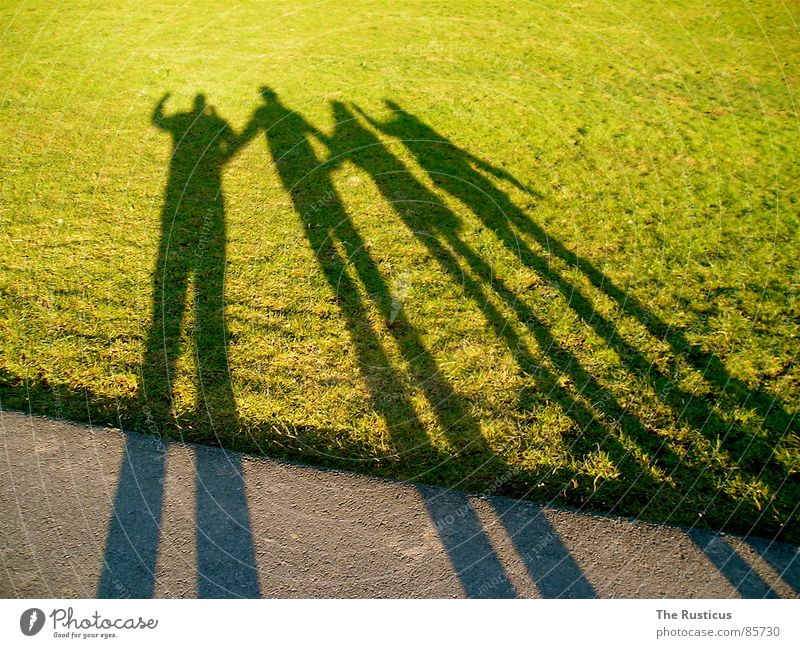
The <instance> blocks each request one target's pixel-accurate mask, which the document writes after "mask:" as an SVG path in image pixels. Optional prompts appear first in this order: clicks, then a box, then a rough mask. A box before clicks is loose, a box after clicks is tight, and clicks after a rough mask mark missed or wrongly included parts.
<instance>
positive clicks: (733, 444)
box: [361, 101, 794, 529]
mask: <svg viewBox="0 0 800 648" xmlns="http://www.w3.org/2000/svg"><path fill="white" fill-rule="evenodd" d="M387 106H388V107H389V108H390V109H391V110H392V111H393V114H392V117H391V118H390V119H389V120H388V121H385V122H377V121H375V120H374V119H372V118H370V117H369V115H367V114H366V113H364V112H363V111H361V112H362V115H364V117H365V118H366V119H367V120H368V121H369V122H370V123H371V124H372V125H373V126H374V127H375V128H377V129H378V130H380V131H381V132H383V133H385V134H386V135H389V136H391V137H395V138H397V139H399V140H400V141H402V143H403V144H404V145H405V147H406V148H407V150H408V151H409V152H410V153H411V154H412V155H413V156H414V158H415V159H416V161H417V163H418V164H419V165H420V166H421V167H422V168H423V169H424V170H425V171H426V173H427V174H428V176H429V178H430V180H431V181H432V182H433V183H434V184H435V185H436V186H437V187H438V188H440V189H441V190H443V191H445V192H446V193H448V194H449V195H450V196H452V197H453V198H455V199H456V200H458V201H459V202H461V203H462V204H463V205H465V206H466V207H467V208H468V209H469V210H470V211H472V212H473V213H474V214H475V215H476V216H477V217H478V218H479V219H480V220H481V221H482V223H483V224H484V225H485V226H486V227H487V228H489V229H491V231H493V232H494V234H495V235H496V236H497V238H498V239H499V240H500V242H501V243H502V244H503V245H504V246H505V247H506V248H507V249H508V250H509V251H510V252H512V253H513V254H514V255H515V256H517V257H518V258H519V259H520V261H521V262H522V263H523V264H525V265H526V266H528V267H530V268H531V269H532V270H534V271H535V272H536V273H537V274H538V275H539V276H541V277H542V278H543V279H545V280H546V281H547V282H548V283H549V284H550V285H551V286H553V287H555V288H556V289H557V290H558V291H559V292H560V293H561V295H562V296H563V298H564V299H565V300H566V302H567V303H568V304H569V306H570V308H571V309H572V310H573V311H574V312H575V313H576V315H577V316H578V317H579V318H580V319H581V320H582V321H583V322H585V323H586V324H587V325H588V326H590V327H591V328H592V329H593V330H594V331H595V332H596V333H597V334H598V335H599V336H600V337H601V338H602V339H603V340H604V341H605V342H606V344H608V346H609V347H610V348H611V349H613V350H614V351H616V352H617V353H618V354H619V356H620V357H621V358H623V359H624V365H625V367H626V369H627V370H629V371H631V372H632V373H633V374H635V375H636V376H638V377H640V378H642V379H643V380H644V381H646V382H647V383H648V384H649V385H650V386H651V388H652V390H653V391H654V392H655V393H656V394H657V397H658V398H659V399H661V400H662V401H663V402H664V403H665V404H666V405H667V406H669V407H670V408H671V410H672V412H673V415H674V417H675V419H676V420H677V421H686V422H687V423H689V424H690V425H691V426H692V427H693V428H694V429H696V430H699V431H700V432H702V433H703V434H704V435H706V437H707V438H709V439H710V440H711V441H712V442H714V443H716V444H719V446H720V447H721V448H724V449H725V450H726V451H727V452H729V453H730V454H731V456H732V457H733V459H734V460H735V461H736V464H737V469H738V470H740V471H741V472H742V474H747V475H748V476H750V477H752V478H754V479H759V480H762V481H764V482H766V483H768V484H769V485H770V487H771V488H773V489H774V490H776V491H778V490H781V488H783V486H784V485H785V480H786V477H787V468H786V467H785V466H784V465H783V464H780V463H779V462H777V461H776V460H774V453H772V447H770V446H768V445H766V444H765V441H764V440H762V439H760V438H754V437H753V435H752V434H751V433H749V432H748V431H747V430H745V429H743V428H742V426H741V424H739V423H738V422H735V421H734V422H733V423H731V422H728V421H726V420H724V419H723V417H722V415H721V414H720V412H719V411H718V409H717V408H716V407H714V404H713V403H709V402H708V401H706V399H705V398H703V397H699V396H695V395H694V394H692V393H691V392H689V391H687V390H685V389H684V388H682V387H681V386H679V385H678V384H676V382H675V381H674V380H673V379H672V378H671V376H670V375H669V374H668V372H667V371H666V370H663V369H660V368H659V367H657V366H656V365H655V364H653V363H652V362H650V361H649V360H648V359H647V358H646V357H645V355H644V354H643V353H641V352H640V351H639V350H638V349H636V348H635V347H633V346H632V345H631V344H629V343H627V342H626V341H625V340H624V339H623V338H622V337H620V336H619V335H618V333H617V330H616V326H615V324H614V322H613V321H611V320H610V319H609V318H607V317H606V316H604V315H602V314H601V313H600V312H598V311H597V310H596V309H595V308H594V307H593V306H592V302H591V300H590V299H589V298H588V297H587V296H586V295H585V294H584V292H583V290H582V289H581V288H579V287H578V286H577V285H576V284H575V283H574V282H572V281H569V280H568V279H566V277H565V275H564V274H563V273H562V272H560V271H559V270H557V269H556V268H555V267H554V265H553V264H551V263H550V262H549V259H548V258H547V257H546V256H544V254H540V253H537V252H536V251H535V250H534V249H533V248H531V247H530V245H529V244H528V243H527V242H526V241H525V239H524V237H528V238H530V239H532V240H533V241H534V242H535V243H536V244H537V245H539V246H540V247H541V248H542V249H543V250H546V251H547V254H548V255H553V256H555V257H557V258H560V259H561V260H562V261H564V262H565V263H567V264H568V265H570V266H571V267H574V268H578V269H579V270H581V271H582V273H583V274H584V276H585V277H586V278H588V280H589V282H590V283H591V284H592V285H593V286H594V287H595V288H597V289H598V290H599V291H602V292H603V293H605V294H606V295H607V296H608V297H611V298H612V299H613V300H614V301H615V302H616V305H617V307H618V309H619V311H620V312H621V313H623V314H625V315H627V316H630V317H633V318H635V319H636V320H637V321H638V322H640V323H641V324H642V325H644V326H645V327H646V328H647V330H648V331H649V332H650V333H651V334H652V335H653V336H656V337H658V338H659V339H662V340H664V341H666V342H668V343H669V344H670V346H671V348H672V350H673V352H674V353H675V354H676V355H677V356H679V357H680V358H682V359H684V360H685V361H686V362H687V363H688V364H689V365H690V366H693V367H694V368H695V369H697V370H698V371H700V372H702V374H703V376H704V378H706V379H708V380H710V381H711V382H713V383H715V386H716V388H717V389H718V390H720V391H721V392H722V393H723V394H725V395H726V397H735V398H736V399H738V402H739V404H740V405H741V406H742V407H755V408H756V409H757V411H758V412H759V414H760V415H761V416H762V417H763V421H764V426H765V427H766V428H767V430H768V432H769V434H770V437H771V443H772V444H773V445H774V444H775V443H777V439H778V438H780V437H782V436H783V435H784V434H785V433H786V432H787V431H788V430H789V429H791V426H792V424H793V420H794V417H793V415H789V414H788V413H787V412H786V411H785V410H784V409H783V408H782V407H781V405H780V403H778V402H777V400H776V399H774V398H769V397H768V396H767V395H765V394H763V393H762V392H760V391H759V390H757V389H749V388H748V387H747V386H746V385H744V383H742V382H741V381H737V380H736V379H734V378H733V377H732V376H731V375H730V373H729V372H728V371H727V370H726V369H725V367H724V365H723V364H722V362H721V361H720V359H719V358H718V357H717V356H715V355H713V354H706V353H703V352H701V351H700V350H699V349H698V348H697V347H696V346H693V345H690V344H689V343H688V341H687V339H686V337H685V336H684V335H683V334H682V333H681V332H680V331H676V330H674V329H672V328H671V327H669V326H668V325H667V324H666V323H665V322H664V321H663V320H661V319H660V318H659V317H658V316H656V315H655V314H654V313H652V312H649V311H647V310H646V309H645V308H644V307H643V305H642V304H641V303H640V302H638V301H637V300H636V299H635V297H633V296H632V295H630V294H628V293H626V292H624V291H623V290H621V289H620V288H618V287H617V286H615V284H614V283H613V282H612V281H611V280H610V279H609V278H608V277H607V276H605V275H604V274H603V273H601V272H600V271H599V270H598V269H597V268H596V267H594V266H593V265H592V264H591V263H590V262H588V261H587V260H585V259H583V258H581V257H579V256H578V255H577V254H575V253H573V252H571V251H569V250H568V249H566V248H565V247H564V245H563V244H562V243H560V242H559V241H558V240H557V239H556V238H555V237H553V236H551V235H550V234H549V233H548V232H546V231H545V230H544V229H543V228H542V227H541V226H539V225H538V224H536V222H535V221H533V220H532V219H531V218H529V217H528V215H527V214H525V213H524V212H523V211H522V210H520V209H519V208H518V207H517V206H516V205H515V204H514V203H513V202H512V200H511V199H510V198H509V196H508V194H507V193H506V192H504V191H502V190H501V189H500V188H499V187H498V186H497V185H496V184H495V183H494V182H492V181H490V180H489V178H488V177H487V176H494V177H495V179H496V180H504V181H507V182H509V183H511V184H514V185H516V186H517V187H519V188H521V189H526V188H525V187H524V186H523V185H522V184H521V183H519V182H518V181H517V180H516V179H515V178H513V177H512V176H511V175H510V174H508V173H507V172H505V171H504V170H502V169H499V168H497V167H494V166H492V165H491V164H489V163H487V162H486V161H484V160H481V159H480V158H477V157H475V156H473V155H471V154H470V153H468V152H467V151H464V150H463V149H461V148H459V147H457V146H456V145H455V144H453V143H452V142H451V141H449V140H448V139H447V138H445V137H444V136H442V135H441V134H440V133H438V132H437V131H435V130H434V129H433V128H431V127H430V126H428V125H427V124H425V123H424V122H423V121H422V120H420V119H419V118H417V117H416V116H414V115H412V114H411V113H409V112H408V111H405V110H403V109H402V108H401V107H400V106H398V105H397V104H395V103H393V102H389V101H387ZM451 240H453V241H454V243H457V241H456V240H455V238H454V237H451ZM477 262H478V263H477V264H476V263H475V261H474V260H473V261H470V264H471V266H472V267H473V268H475V269H476V271H478V272H480V268H479V267H478V265H479V264H480V260H479V259H477ZM496 285H497V286H498V288H499V290H498V291H497V292H498V295H500V296H501V297H502V298H503V299H504V301H505V302H506V303H507V304H508V305H509V306H511V307H514V309H515V310H516V311H517V313H518V314H519V316H520V319H522V320H523V321H525V322H526V324H528V325H529V326H528V327H529V328H530V329H531V330H532V332H533V333H534V335H536V336H537V338H538V339H539V340H540V343H544V344H548V345H549V344H551V342H552V341H553V337H552V335H551V334H550V333H549V332H548V331H547V327H546V326H545V325H544V324H543V323H542V322H541V321H539V320H537V318H536V317H535V316H534V315H533V313H532V312H531V311H530V310H529V309H525V307H524V305H522V304H521V303H520V302H519V301H517V300H516V298H515V296H514V295H513V294H511V293H510V292H509V291H508V290H507V289H506V288H505V287H504V286H503V285H502V282H496ZM514 304H516V306H513V305H514ZM526 311H527V312H526ZM547 348H550V347H549V346H548V347H547ZM555 350H556V353H555V354H553V357H554V361H555V362H556V365H557V366H558V368H559V369H560V370H564V371H565V372H566V373H574V377H575V378H576V379H579V380H581V382H580V383H579V385H580V386H581V388H583V387H584V386H586V387H588V389H586V390H585V391H586V394H587V396H589V397H590V398H591V399H592V401H593V403H596V404H599V406H600V409H601V411H604V412H605V413H606V414H608V415H609V416H613V417H614V418H617V419H620V418H621V417H624V418H623V419H621V420H625V421H626V422H628V423H630V422H631V416H630V412H627V411H625V409H624V408H620V407H619V406H618V404H617V403H616V400H615V399H613V398H611V399H609V398H608V395H609V393H608V392H607V391H606V390H603V389H599V385H598V384H597V383H596V381H593V380H592V379H591V376H589V375H588V374H587V373H586V372H585V371H583V370H581V369H580V368H579V365H578V364H577V363H575V362H573V361H574V357H573V356H572V355H571V354H569V353H567V352H566V350H565V349H563V348H558V347H555ZM559 357H560V359H559ZM573 368H575V369H576V370H577V371H576V372H573ZM628 427H629V429H632V430H633V434H634V436H635V437H636V440H637V443H639V444H640V445H641V446H642V447H643V448H644V449H646V450H647V451H648V452H649V453H650V456H651V457H652V458H653V459H652V460H653V462H654V464H655V465H659V464H661V467H662V470H663V469H666V470H668V471H670V475H672V474H676V475H677V474H678V473H679V472H682V471H683V472H686V471H684V469H683V468H682V467H681V466H682V463H683V462H682V460H680V459H679V458H678V457H677V455H676V453H675V452H674V451H673V450H672V449H671V448H670V446H669V445H668V444H667V443H666V439H658V438H657V437H655V436H654V435H652V434H651V433H649V431H648V430H647V429H645V428H643V427H642V426H640V425H638V424H636V425H634V426H633V427H632V428H631V426H628ZM765 456H766V457H770V458H769V459H768V460H767V461H768V465H766V466H765V465H764V457H765ZM710 468H711V466H707V467H706V469H705V470H693V471H690V472H691V474H690V475H689V480H688V481H687V480H686V479H685V478H683V479H681V481H682V482H683V483H685V493H686V496H687V497H689V498H699V499H704V500H706V501H708V502H709V503H708V504H706V508H707V509H708V507H711V508H710V509H709V510H705V511H704V513H705V514H706V515H708V514H712V515H713V514H714V512H715V510H714V507H713V506H711V503H712V502H713V501H714V499H715V498H717V497H724V494H723V493H721V492H718V491H717V488H714V487H711V486H710V475H709V474H707V473H708V471H709V470H710ZM676 471H677V472H676ZM709 489H710V490H709ZM787 499H788V498H783V499H781V500H778V501H774V502H772V503H770V504H769V506H771V507H773V508H774V509H775V515H776V517H777V518H785V517H786V516H787V509H788V507H789V506H793V503H791V502H789V503H787V501H786V500H787ZM651 501H653V500H651ZM648 506H649V504H648ZM746 514H752V515H758V516H759V518H760V519H762V520H763V524H764V526H767V525H770V524H771V525H772V528H773V529H779V528H780V527H779V526H778V525H776V524H775V523H774V522H768V520H769V517H767V516H764V515H763V512H762V511H757V510H756V507H755V505H749V504H747V503H745V502H739V503H737V505H736V508H735V509H734V510H733V513H731V514H730V515H737V516H739V518H745V517H747V515H746ZM723 515H725V514H723ZM730 521H731V520H730V517H728V518H725V517H722V516H721V517H720V520H719V524H721V525H722V524H728V523H730ZM737 523H738V525H739V526H742V525H743V524H742V522H741V520H737Z"/></svg>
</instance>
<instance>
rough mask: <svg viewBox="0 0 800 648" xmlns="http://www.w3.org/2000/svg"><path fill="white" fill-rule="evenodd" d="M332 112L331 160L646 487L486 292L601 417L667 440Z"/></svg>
mask: <svg viewBox="0 0 800 648" xmlns="http://www.w3.org/2000/svg"><path fill="white" fill-rule="evenodd" d="M332 109H333V114H334V118H335V121H336V130H335V132H334V134H333V135H332V136H331V137H330V138H328V139H327V140H326V141H327V142H328V145H329V147H330V149H331V152H332V155H333V159H332V163H335V164H340V163H341V162H343V161H349V162H351V163H353V164H354V165H356V166H358V167H360V168H361V169H363V170H364V171H365V172H366V173H367V174H369V175H370V177H371V178H372V180H373V181H374V182H375V185H376V187H377V188H378V190H379V191H380V193H381V194H382V195H383V197H384V198H385V200H386V201H387V203H388V204H389V205H391V207H392V209H393V210H394V211H395V214H396V215H397V216H398V218H399V219H400V220H402V221H403V222H404V223H405V224H406V226H407V227H408V229H409V231H410V232H411V233H412V234H413V235H414V236H415V237H416V238H417V240H418V241H419V242H420V243H421V244H422V245H423V246H425V248H427V251H428V252H429V254H430V256H431V257H432V258H434V259H435V260H436V261H437V262H438V263H439V264H440V266H441V267H442V269H443V270H444V272H445V273H446V274H447V275H449V276H450V279H451V280H452V281H453V282H454V283H455V284H456V285H459V284H460V286H461V288H462V289H463V290H464V292H465V294H466V295H467V296H468V297H469V298H470V299H471V300H472V301H473V302H474V304H475V305H476V307H477V308H479V309H480V310H481V311H482V313H483V315H484V317H485V319H486V322H487V324H489V326H490V327H491V328H492V330H493V332H494V334H495V336H496V337H497V339H498V340H501V341H503V342H504V343H505V344H506V346H507V348H508V351H509V352H510V354H511V355H512V356H513V357H514V358H515V360H516V361H517V363H518V364H519V366H520V369H521V370H522V371H524V372H527V373H535V374H536V376H537V379H538V383H539V384H540V386H541V391H543V392H545V393H548V394H550V395H551V397H553V398H555V399H556V400H557V401H558V402H559V403H560V404H561V406H562V408H563V411H564V412H565V414H566V415H567V416H569V417H570V418H572V419H573V421H574V422H575V424H576V426H577V427H578V428H579V429H580V430H581V431H582V433H583V434H584V435H587V432H588V431H590V430H591V431H593V432H594V435H595V436H596V437H600V438H602V439H603V443H604V445H606V446H608V447H609V448H610V449H611V453H612V458H613V459H614V461H615V463H616V465H618V466H620V468H622V469H625V470H626V473H627V475H628V478H629V479H630V486H629V488H632V487H633V486H635V485H637V484H639V485H640V486H644V485H645V484H648V482H650V483H649V484H648V485H649V486H651V487H652V486H653V483H652V480H651V478H650V476H649V474H648V471H647V469H646V467H643V466H637V465H636V464H635V462H633V461H632V459H631V457H630V455H629V453H628V452H627V451H626V449H625V448H624V447H623V445H622V444H621V443H620V441H619V440H618V439H616V438H615V437H614V436H613V435H611V434H609V432H608V430H607V429H606V428H604V427H603V426H602V425H601V424H600V423H599V418H600V417H599V416H598V415H597V413H596V412H593V411H592V409H591V408H589V407H587V406H586V405H584V404H583V403H581V402H580V401H578V400H577V399H576V398H575V397H573V396H572V395H571V394H570V393H569V392H568V391H567V390H566V389H564V387H563V386H562V385H561V381H560V380H559V376H558V375H556V374H555V373H554V372H552V371H550V370H549V369H547V368H546V367H544V366H542V363H541V362H539V361H537V360H536V358H535V357H534V354H533V352H532V350H531V349H530V348H529V347H528V345H527V344H526V343H525V342H524V341H523V340H522V338H521V337H520V336H519V335H518V334H517V333H516V331H515V327H514V326H513V323H512V322H511V321H509V319H508V318H506V317H504V316H503V314H502V313H501V312H500V310H499V309H498V308H497V307H496V306H494V305H493V303H492V301H491V300H490V299H489V296H490V294H494V295H496V296H497V297H499V298H500V299H501V300H502V301H503V302H504V303H505V305H506V306H507V307H508V308H510V309H511V310H512V311H513V312H514V313H515V315H516V316H517V318H518V320H519V321H520V322H521V323H522V324H523V325H524V326H525V327H526V328H528V329H529V330H530V331H531V332H532V333H533V335H534V336H535V339H536V342H537V343H538V346H539V349H540V350H541V352H542V353H543V354H545V355H546V356H548V357H549V358H550V359H551V360H552V361H553V363H554V364H555V366H556V367H557V368H558V369H559V370H561V371H563V372H564V373H566V374H567V375H569V376H570V377H571V378H572V379H573V382H574V383H576V384H577V385H578V388H579V390H580V391H581V392H583V393H584V394H589V395H591V396H593V397H595V401H596V402H602V403H604V404H605V407H604V409H603V410H601V412H600V413H602V414H604V415H607V416H608V415H613V416H614V417H615V418H617V419H623V417H624V420H625V421H626V423H627V427H628V430H629V431H630V432H631V433H632V436H633V438H634V439H635V440H636V442H637V443H639V444H640V445H641V446H642V447H644V448H646V449H648V450H649V451H651V452H653V453H654V454H662V455H667V454H668V453H669V451H668V449H667V448H666V446H665V442H664V441H663V440H661V439H657V438H653V436H652V435H650V434H648V432H647V430H646V429H645V427H644V425H643V424H642V423H641V422H640V421H639V420H638V419H637V418H636V417H635V416H633V415H632V414H631V413H629V412H625V410H624V408H623V407H622V406H621V405H620V404H619V403H618V402H617V400H616V399H615V398H614V396H613V395H612V394H611V393H610V391H609V390H608V389H606V388H604V387H603V386H601V385H600V383H599V382H598V381H597V380H596V379H595V378H594V377H593V376H591V375H590V374H589V373H588V372H587V371H585V370H584V369H583V368H582V366H581V364H580V362H579V360H578V358H577V357H575V356H574V355H573V354H571V353H570V352H569V351H568V350H567V349H565V348H564V347H563V346H562V345H560V344H559V343H558V342H557V341H556V340H555V338H554V337H553V335H552V334H551V332H550V331H549V329H548V327H547V326H545V325H544V323H543V322H541V321H540V320H539V319H538V318H537V317H536V315H535V314H534V312H533V311H532V310H531V309H530V308H529V307H527V306H526V305H525V304H524V302H523V301H522V300H520V299H519V298H518V296H517V295H515V294H514V293H513V292H512V291H511V290H509V289H508V288H507V287H506V286H505V284H504V283H503V281H501V280H500V279H498V278H497V277H495V276H493V272H492V269H491V267H490V266H489V265H488V263H487V262H486V261H485V260H483V259H482V258H481V257H480V255H479V254H478V253H476V252H475V251H474V250H473V249H471V248H470V246H469V245H467V244H466V243H465V242H464V240H463V239H462V238H461V235H460V221H459V218H458V216H457V215H456V214H454V213H453V212H452V211H451V210H450V209H448V208H447V207H446V206H445V205H444V204H442V202H441V201H440V200H439V199H438V197H437V196H436V195H435V194H433V193H432V192H431V191H429V190H428V189H427V188H426V187H425V186H424V185H422V184H421V183H420V182H418V181H417V180H416V179H415V178H414V176H413V174H412V173H411V171H410V170H409V169H408V168H407V167H405V166H404V165H403V163H402V162H401V161H400V160H399V159H398V158H397V157H396V156H395V155H393V154H392V153H391V152H390V151H389V150H388V149H387V148H386V146H384V145H383V143H382V142H380V141H379V140H378V139H377V137H376V136H375V135H373V134H372V133H371V132H370V131H368V130H367V129H366V128H364V127H363V126H362V125H361V124H359V123H358V120H357V119H356V118H355V116H354V115H353V113H352V112H350V111H349V109H348V108H347V107H346V106H345V105H344V104H342V103H340V102H332ZM362 114H363V113H362Z"/></svg>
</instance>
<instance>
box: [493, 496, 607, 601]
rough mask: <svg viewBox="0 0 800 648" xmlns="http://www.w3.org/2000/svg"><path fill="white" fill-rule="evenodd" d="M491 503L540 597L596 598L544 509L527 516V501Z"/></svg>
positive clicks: (528, 511)
mask: <svg viewBox="0 0 800 648" xmlns="http://www.w3.org/2000/svg"><path fill="white" fill-rule="evenodd" d="M492 504H493V505H494V509H495V511H497V515H498V517H499V518H500V520H501V521H502V523H503V526H505V528H506V531H508V535H509V537H510V538H511V540H512V542H513V543H514V546H515V547H516V548H517V553H518V554H519V555H520V556H521V557H522V560H523V562H524V563H525V567H526V568H527V570H528V573H529V574H530V577H531V579H532V580H533V582H534V583H536V587H537V588H538V589H539V592H540V593H541V595H542V596H543V597H544V598H597V592H595V590H594V588H593V587H592V585H591V583H589V581H588V579H587V578H586V576H585V575H584V573H583V571H582V570H581V568H580V567H579V566H578V563H576V562H575V559H574V558H573V557H572V554H570V552H569V550H568V549H567V548H566V547H565V546H564V543H563V542H562V540H561V538H560V537H559V535H558V533H557V532H556V530H555V528H553V525H552V524H550V521H549V520H548V519H547V518H546V517H545V515H544V511H542V510H541V509H540V510H539V511H538V512H537V513H536V514H534V515H533V516H531V515H530V510H531V508H532V507H531V506H530V505H525V504H522V503H521V502H515V501H513V500H507V499H503V498H496V499H494V500H493V501H492Z"/></svg>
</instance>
